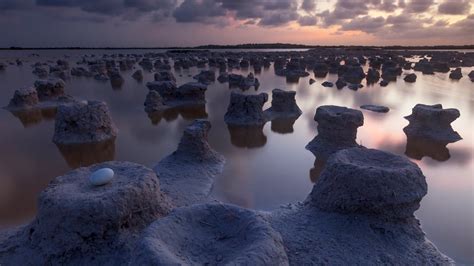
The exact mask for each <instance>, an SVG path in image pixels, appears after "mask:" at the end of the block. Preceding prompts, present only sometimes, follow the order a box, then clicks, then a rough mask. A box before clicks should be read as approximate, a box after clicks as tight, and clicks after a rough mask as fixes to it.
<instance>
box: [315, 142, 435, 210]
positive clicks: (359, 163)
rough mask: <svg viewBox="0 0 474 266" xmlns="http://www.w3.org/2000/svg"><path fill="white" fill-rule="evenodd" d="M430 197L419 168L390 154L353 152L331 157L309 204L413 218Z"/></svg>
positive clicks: (376, 151)
mask: <svg viewBox="0 0 474 266" xmlns="http://www.w3.org/2000/svg"><path fill="white" fill-rule="evenodd" d="M426 193H427V184H426V181H425V177H424V176H423V173H422V172H421V170H420V168H419V167H418V166H417V165H416V164H414V163H412V162H410V161H409V160H408V159H405V158H404V157H401V156H397V155H394V154H391V153H387V152H383V151H378V150H373V149H365V148H351V149H346V150H342V151H339V152H337V153H335V154H334V155H333V156H331V157H330V158H329V160H328V162H327V163H326V167H325V169H324V170H323V172H322V173H321V176H320V178H319V180H318V183H317V185H315V186H314V188H313V191H312V192H311V194H310V196H309V198H308V201H310V204H312V205H314V206H316V207H318V208H319V209H321V210H324V211H329V212H338V213H358V214H366V215H374V216H378V217H382V218H386V219H406V218H413V217H414V215H413V213H414V212H415V211H416V210H417V209H418V208H419V207H420V201H421V199H422V198H423V197H424V196H425V195H426Z"/></svg>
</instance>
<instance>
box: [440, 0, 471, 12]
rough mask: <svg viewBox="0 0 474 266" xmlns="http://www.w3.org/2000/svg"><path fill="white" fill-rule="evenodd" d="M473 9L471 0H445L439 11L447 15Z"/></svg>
mask: <svg viewBox="0 0 474 266" xmlns="http://www.w3.org/2000/svg"><path fill="white" fill-rule="evenodd" d="M470 9H471V0H457V1H452V0H445V1H444V2H443V3H441V4H440V5H439V6H438V12H439V13H440V14H447V15H462V14H466V13H469V10H470Z"/></svg>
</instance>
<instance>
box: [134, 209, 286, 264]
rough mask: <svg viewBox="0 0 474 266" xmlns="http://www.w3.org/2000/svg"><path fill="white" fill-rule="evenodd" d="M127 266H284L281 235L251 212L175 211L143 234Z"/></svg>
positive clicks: (241, 210)
mask: <svg viewBox="0 0 474 266" xmlns="http://www.w3.org/2000/svg"><path fill="white" fill-rule="evenodd" d="M131 264H132V265H288V258H287V256H286V253H285V248H284V246H283V241H282V239H281V236H280V235H279V234H278V233H277V232H276V231H275V230H273V229H272V227H271V226H270V224H269V223H268V222H267V221H266V220H265V219H264V218H263V217H262V216H261V215H259V214H257V213H256V212H254V211H251V210H247V209H243V208H240V207H237V206H233V205H228V204H204V205H194V206H191V207H184V208H179V209H175V210H174V211H173V212H172V213H171V214H170V215H169V216H167V217H165V218H163V219H159V220H157V221H156V222H155V223H153V224H152V225H150V226H149V227H148V228H147V229H146V230H145V231H144V233H143V234H142V237H141V239H140V242H139V244H138V246H137V248H136V249H135V251H134V253H133V257H132V260H131Z"/></svg>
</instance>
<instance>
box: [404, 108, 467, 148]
mask: <svg viewBox="0 0 474 266" xmlns="http://www.w3.org/2000/svg"><path fill="white" fill-rule="evenodd" d="M459 116H460V113H459V110H457V109H454V108H450V109H443V106H442V105H441V104H435V105H424V104H417V105H416V106H415V107H413V109H412V114H411V115H409V116H406V117H405V118H406V119H407V120H408V121H410V123H409V124H408V126H406V127H405V128H404V129H403V131H404V132H405V134H406V135H407V136H408V137H412V138H423V139H427V140H432V141H438V142H446V143H451V142H456V141H458V140H461V139H462V138H461V136H460V135H459V134H458V133H457V132H456V131H454V130H453V128H452V127H451V123H452V122H453V121H454V120H456V119H457V118H458V117H459Z"/></svg>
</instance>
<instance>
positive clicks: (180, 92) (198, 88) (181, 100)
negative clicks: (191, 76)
mask: <svg viewBox="0 0 474 266" xmlns="http://www.w3.org/2000/svg"><path fill="white" fill-rule="evenodd" d="M206 90H207V86H206V85H205V84H202V83H200V82H188V83H185V84H183V85H181V86H179V87H178V89H177V90H176V95H175V99H174V100H173V101H172V102H173V103H175V105H180V104H204V103H206V95H205V93H206Z"/></svg>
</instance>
